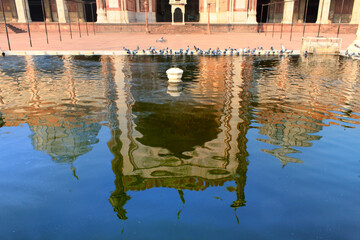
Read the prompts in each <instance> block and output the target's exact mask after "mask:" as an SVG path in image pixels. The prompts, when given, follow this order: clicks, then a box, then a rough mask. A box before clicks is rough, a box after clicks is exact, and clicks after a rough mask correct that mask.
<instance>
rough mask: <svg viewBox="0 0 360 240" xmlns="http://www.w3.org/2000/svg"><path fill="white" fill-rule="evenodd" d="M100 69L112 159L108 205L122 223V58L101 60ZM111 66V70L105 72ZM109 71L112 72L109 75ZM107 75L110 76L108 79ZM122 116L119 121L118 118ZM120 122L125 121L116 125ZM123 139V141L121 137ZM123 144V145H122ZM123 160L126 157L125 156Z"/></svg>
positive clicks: (124, 125)
mask: <svg viewBox="0 0 360 240" xmlns="http://www.w3.org/2000/svg"><path fill="white" fill-rule="evenodd" d="M101 62H102V66H103V71H102V72H103V74H104V79H105V80H106V94H107V96H106V98H107V99H109V105H108V106H109V127H110V131H111V139H110V141H109V142H108V146H109V149H110V151H111V153H112V154H113V155H114V159H113V160H112V162H111V163H112V169H113V172H114V174H115V181H114V182H115V191H114V192H112V193H111V196H110V198H109V201H110V203H111V205H112V206H113V207H114V211H115V212H116V213H117V216H118V217H119V218H120V219H122V220H125V219H127V216H126V210H125V209H124V206H125V204H126V202H127V201H128V200H129V199H130V197H129V196H128V195H127V194H126V191H125V188H124V183H123V171H122V170H123V168H124V159H123V154H122V153H123V151H124V150H125V151H126V149H128V147H129V141H126V139H127V138H126V136H127V124H128V121H127V119H128V117H127V116H128V114H129V112H128V109H129V107H128V106H127V104H126V103H127V102H128V97H127V95H126V93H125V91H124V90H125V84H126V82H125V81H126V80H125V76H124V73H123V64H124V57H123V56H114V57H112V58H110V57H106V56H103V57H102V58H101ZM109 64H112V69H110V70H109V69H108V68H109ZM111 70H112V71H111ZM109 74H110V76H108V75H109ZM121 116H122V118H121ZM119 119H123V120H126V121H119ZM124 135H125V137H124ZM122 139H124V140H125V143H126V144H125V145H124V144H123V142H122ZM125 154H126V156H127V153H126V152H125Z"/></svg>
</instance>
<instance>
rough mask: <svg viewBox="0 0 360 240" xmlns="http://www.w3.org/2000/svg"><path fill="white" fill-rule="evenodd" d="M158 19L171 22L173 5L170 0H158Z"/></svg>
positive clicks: (158, 20)
mask: <svg viewBox="0 0 360 240" xmlns="http://www.w3.org/2000/svg"><path fill="white" fill-rule="evenodd" d="M156 21H157V22H171V6H170V4H169V0H156Z"/></svg>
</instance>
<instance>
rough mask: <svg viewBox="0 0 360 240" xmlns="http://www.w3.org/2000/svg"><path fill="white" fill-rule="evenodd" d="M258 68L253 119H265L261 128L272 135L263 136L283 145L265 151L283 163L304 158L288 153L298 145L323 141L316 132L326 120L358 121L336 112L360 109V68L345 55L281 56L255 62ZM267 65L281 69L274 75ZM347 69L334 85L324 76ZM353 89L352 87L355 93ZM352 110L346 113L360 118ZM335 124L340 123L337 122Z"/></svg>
mask: <svg viewBox="0 0 360 240" xmlns="http://www.w3.org/2000/svg"><path fill="white" fill-rule="evenodd" d="M339 64H344V65H345V66H341V65H339ZM355 64H356V63H355ZM296 65H297V66H296ZM294 67H295V68H294ZM254 69H256V75H258V78H257V79H254V80H255V81H253V82H254V83H255V84H256V87H254V88H253V91H257V92H256V93H254V95H256V96H257V104H256V106H255V107H254V109H255V114H254V118H255V120H256V122H257V123H259V124H261V126H260V127H259V133H260V134H262V135H265V136H267V139H258V140H259V141H262V142H265V143H268V144H271V145H273V146H278V147H275V148H274V149H263V151H264V152H266V153H269V154H271V155H273V156H275V157H276V158H278V159H279V160H280V162H281V164H282V165H283V166H285V165H286V164H287V163H289V162H296V163H299V162H302V161H301V160H300V159H297V158H294V157H290V156H288V155H289V154H293V153H300V151H299V150H297V149H294V147H310V146H312V141H314V140H319V139H320V138H321V136H318V135H314V134H315V133H317V132H320V131H321V130H322V129H323V126H328V124H325V123H324V120H327V119H335V120H337V121H342V122H343V123H344V124H345V125H343V126H345V127H346V124H347V123H351V124H359V122H357V121H352V120H347V119H346V118H345V117H346V116H340V118H339V115H338V114H336V113H335V112H336V111H338V109H339V108H340V109H341V108H351V109H352V110H355V111H357V112H358V111H359V105H357V104H356V103H355V102H354V101H353V99H354V96H356V95H359V93H358V92H357V93H356V92H354V90H355V89H359V88H355V85H356V84H357V82H358V81H357V80H356V76H357V72H358V67H356V66H355V65H354V63H353V62H349V61H342V60H341V59H340V61H334V59H329V57H324V58H321V57H320V56H317V57H316V59H313V58H307V59H302V60H300V61H297V60H291V59H290V58H281V59H280V60H279V61H273V60H268V61H266V60H263V61H259V62H255V64H254ZM263 69H266V70H265V71H264V70H263ZM268 69H276V73H275V74H274V75H271V71H268ZM339 74H340V75H339ZM342 74H343V75H344V76H345V77H342V78H344V79H342V81H335V80H334V81H333V83H332V84H335V83H337V84H338V86H336V87H330V86H329V84H328V83H327V82H323V81H322V80H321V78H324V79H325V81H328V79H329V78H332V77H334V76H340V77H341V75H342ZM299 79H304V81H299ZM255 89H256V90H255ZM349 89H353V90H352V92H349ZM329 96H330V97H329ZM344 98H345V99H344ZM334 100H335V101H336V102H334ZM349 100H352V101H349ZM356 109H357V110H356ZM352 110H351V111H352ZM351 111H350V114H348V115H347V117H350V118H352V119H357V118H359V117H358V116H356V115H355V114H351ZM330 124H337V125H339V124H338V123H336V122H335V121H334V122H330Z"/></svg>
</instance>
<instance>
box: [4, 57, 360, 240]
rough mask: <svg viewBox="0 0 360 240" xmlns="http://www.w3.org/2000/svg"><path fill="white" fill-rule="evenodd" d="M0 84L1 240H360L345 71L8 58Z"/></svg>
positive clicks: (356, 142) (339, 64) (319, 65)
mask: <svg viewBox="0 0 360 240" xmlns="http://www.w3.org/2000/svg"><path fill="white" fill-rule="evenodd" d="M172 66H178V67H180V68H181V69H183V70H184V75H183V83H181V84H179V85H169V84H168V82H167V78H166V74H165V71H166V70H167V69H168V68H170V67H172ZM0 72H1V76H0V196H1V197H0V239H239V238H244V239H315V238H316V239H317V238H318V239H358V238H359V237H360V228H359V225H360V207H359V206H360V205H359V199H360V191H359V189H360V149H359V146H360V125H359V124H360V102H359V99H360V77H359V76H360V64H359V62H358V61H352V60H349V59H345V58H342V57H328V56H327V57H316V58H315V57H307V58H304V57H230V56H228V57H200V56H187V57H185V56H178V57H174V56H172V57H171V56H167V57H166V56H143V57H141V56H135V57H132V56H93V57H80V56H78V57H66V56H33V57H32V56H25V57H15V56H14V57H12V56H11V57H10V56H9V57H4V58H2V59H1V61H0Z"/></svg>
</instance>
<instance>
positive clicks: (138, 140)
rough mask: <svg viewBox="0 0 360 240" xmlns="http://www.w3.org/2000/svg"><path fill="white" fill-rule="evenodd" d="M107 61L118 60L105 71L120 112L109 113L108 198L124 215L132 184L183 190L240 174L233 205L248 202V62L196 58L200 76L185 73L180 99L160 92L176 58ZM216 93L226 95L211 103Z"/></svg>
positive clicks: (138, 187) (135, 188) (218, 183)
mask: <svg viewBox="0 0 360 240" xmlns="http://www.w3.org/2000/svg"><path fill="white" fill-rule="evenodd" d="M103 60H104V61H113V69H107V71H109V72H110V71H112V72H113V74H114V83H111V85H113V86H116V89H117V91H116V92H114V95H116V96H113V97H111V99H116V100H114V101H113V102H112V105H113V106H112V107H111V108H113V109H116V111H115V112H113V115H111V116H110V119H111V120H110V122H111V126H112V131H111V132H112V138H111V140H110V141H109V143H108V145H109V149H110V150H111V152H112V153H113V154H114V157H115V158H114V160H113V171H114V172H115V174H116V180H115V185H116V190H115V191H114V192H113V193H112V195H111V197H110V199H109V200H110V202H111V204H112V205H113V206H114V208H115V211H116V212H117V214H118V216H119V218H121V219H126V218H127V217H126V211H125V209H124V205H125V204H126V202H127V200H129V196H128V195H127V191H141V190H146V189H149V188H153V187H168V188H175V189H177V190H179V193H180V195H182V192H181V191H182V190H184V189H188V190H195V191H199V190H205V189H206V188H207V187H209V186H222V185H223V184H224V183H225V182H227V181H235V183H236V188H235V191H236V195H237V197H236V200H235V201H234V203H233V204H232V205H231V206H232V207H234V208H235V209H236V208H238V207H241V206H243V205H244V204H245V195H244V187H245V181H246V171H247V164H248V163H247V160H246V158H247V155H248V154H247V152H246V142H247V140H246V137H245V136H246V133H247V129H248V127H249V125H250V120H249V118H248V117H249V115H248V110H247V108H248V107H249V106H250V105H249V104H248V102H247V101H248V100H249V96H248V94H249V91H248V90H246V88H247V87H249V86H250V84H248V83H246V82H245V78H243V77H241V76H242V74H243V73H242V71H244V72H249V71H251V69H248V70H243V67H244V62H242V60H241V59H235V58H234V59H231V58H223V59H214V58H198V59H195V63H194V64H196V66H195V67H197V68H192V71H193V72H195V75H194V76H193V77H191V78H189V79H188V80H187V77H186V73H185V76H184V80H185V84H186V81H189V83H190V82H191V84H189V85H188V86H189V89H187V92H186V93H183V95H182V97H181V99H178V98H177V99H173V98H171V97H170V96H168V95H167V94H166V93H165V92H162V93H161V91H160V90H161V89H163V88H166V86H167V83H166V79H165V76H162V75H161V74H160V73H161V72H165V71H166V69H167V68H169V67H171V65H172V63H169V64H168V65H166V64H165V65H161V64H158V63H155V64H154V63H152V62H151V61H150V62H147V63H146V62H145V63H141V64H136V65H132V64H131V60H130V61H125V59H124V58H120V57H119V58H110V57H109V58H107V59H106V58H104V59H103ZM126 60H129V59H126ZM193 60H194V59H193ZM139 61H140V62H141V61H142V59H139ZM196 61H198V62H196ZM185 64H186V63H185ZM105 66H107V65H105ZM187 67H189V68H191V66H187ZM214 70H215V71H214ZM185 72H186V71H185ZM106 74H107V73H106ZM233 74H234V75H235V76H237V77H232V75H233ZM156 76H159V77H158V78H157V77H156ZM145 79H146V81H145ZM247 79H250V78H247ZM130 81H131V84H130ZM235 82H236V84H235ZM190 86H191V87H190ZM214 92H217V93H219V92H220V93H223V97H219V98H212V100H213V101H215V102H213V103H211V101H209V96H210V95H211V94H214ZM195 95H201V96H203V97H202V98H195V97H194V96H195ZM206 99H208V100H206Z"/></svg>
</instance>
